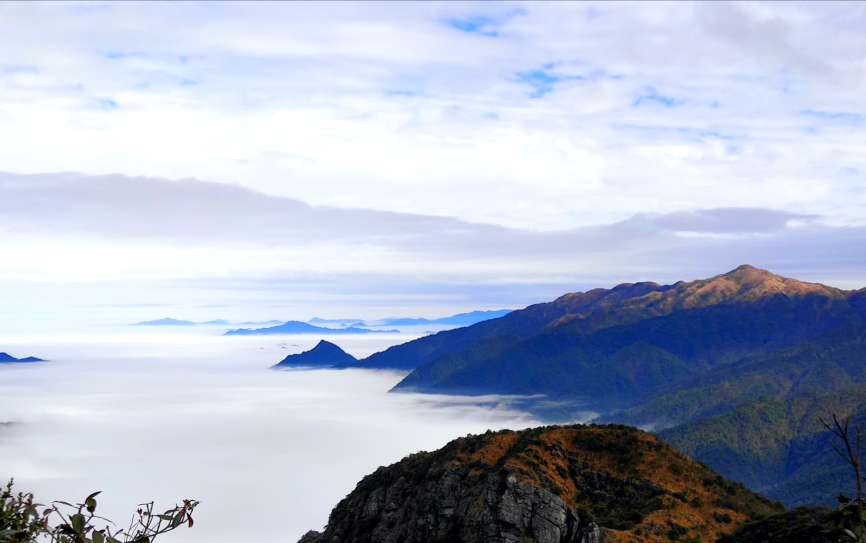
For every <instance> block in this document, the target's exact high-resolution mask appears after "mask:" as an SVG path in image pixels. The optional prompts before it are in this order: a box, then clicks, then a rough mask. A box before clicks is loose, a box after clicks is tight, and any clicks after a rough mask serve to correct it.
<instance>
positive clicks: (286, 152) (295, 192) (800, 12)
mask: <svg viewBox="0 0 866 543" xmlns="http://www.w3.org/2000/svg"><path fill="white" fill-rule="evenodd" d="M0 10H2V11H0V13H2V17H0V30H2V32H3V35H4V37H5V40H4V42H5V44H4V48H3V51H2V53H0V104H2V105H0V120H2V122H0V159H2V160H0V167H2V168H3V169H4V170H7V171H20V172H31V173H36V172H45V171H82V172H88V173H92V174H107V173H113V172H121V173H124V174H128V175H147V176H152V177H167V178H187V177H194V178H199V179H209V180H215V181H222V182H231V183H236V184H239V185H243V186H246V187H249V188H253V189H256V190H259V191H262V192H264V193H267V194H271V195H282V196H287V197H291V198H299V199H301V200H303V201H306V202H311V203H314V204H317V205H331V206H340V207H361V208H374V209H380V210H391V211H401V212H410V213H417V214H432V215H445V216H453V217H458V218H461V219H463V220H468V221H472V222H484V223H493V224H499V225H504V226H511V227H520V228H528V229H565V228H574V227H578V226H587V225H592V224H598V223H611V222H616V221H622V220H625V219H627V218H628V217H630V216H632V215H635V214H638V213H646V212H648V213H671V212H676V211H681V210H693V209H708V208H716V207H761V208H770V209H781V210H785V211H788V212H792V213H802V214H820V215H823V216H824V217H825V220H826V221H829V222H832V223H833V224H837V225H852V224H862V223H863V220H864V219H863V218H864V216H866V192H864V191H866V189H864V187H866V183H864V172H866V158H864V155H863V153H862V152H861V150H862V149H863V147H864V145H866V121H864V119H866V110H864V106H863V100H862V96H863V95H864V94H866V77H864V75H866V64H864V61H863V58H862V55H861V54H860V52H861V51H863V50H864V49H866V35H864V33H863V32H862V28H863V27H864V26H866V7H864V6H863V5H862V4H858V3H820V4H803V3H778V2H773V3H709V4H707V3H694V4H688V3H673V4H613V3H599V4H592V3H580V4H568V3H553V4H543V3H536V2H528V3H508V4H496V3H487V2H484V3H461V4H458V3H453V2H447V3H401V4H394V3H368V4H364V5H363V7H362V6H360V5H353V4H329V5H321V4H314V3H307V4H304V3H286V4H273V3H264V4H256V3H220V4H199V3H179V4H132V3H87V4H75V3H60V4H41V5H32V4H31V3H5V4H4V5H3V6H2V7H0ZM44 21H51V31H50V32H43V31H36V30H34V29H37V28H42V27H43V22H44ZM491 195H495V197H491Z"/></svg>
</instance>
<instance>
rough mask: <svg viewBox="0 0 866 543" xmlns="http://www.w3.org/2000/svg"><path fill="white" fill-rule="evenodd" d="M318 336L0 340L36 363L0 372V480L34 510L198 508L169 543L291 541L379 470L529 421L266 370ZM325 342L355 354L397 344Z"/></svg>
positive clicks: (495, 401)
mask: <svg viewBox="0 0 866 543" xmlns="http://www.w3.org/2000/svg"><path fill="white" fill-rule="evenodd" d="M318 339H319V338H318V337H300V336H296V337H269V338H260V337H259V338H256V337H253V338H229V337H219V336H213V335H205V334H201V333H199V334H191V333H186V332H184V333H178V332H157V333H152V332H149V331H148V332H147V333H143V332H136V333H128V334H125V335H106V336H67V337H57V338H54V339H47V340H42V341H39V342H38V343H35V342H33V341H32V340H31V339H27V338H14V337H11V338H3V345H4V346H5V348H7V349H8V350H14V351H15V352H16V353H21V354H23V353H27V354H35V355H38V356H40V357H43V358H47V359H49V361H48V362H45V363H40V364H30V365H24V364H20V365H18V364H16V365H6V366H5V367H2V366H0V373H2V378H0V422H5V423H10V424H3V425H2V426H0V477H3V478H9V477H12V476H14V477H15V479H16V485H17V486H18V487H20V488H21V489H28V490H31V491H33V492H34V493H35V494H36V497H37V499H39V500H40V501H42V502H47V501H50V500H57V499H62V500H69V501H72V500H81V499H83V498H84V497H85V496H86V495H87V494H89V493H90V492H92V491H96V490H101V491H103V494H102V496H101V500H100V511H101V513H102V514H104V515H106V516H107V517H109V518H111V519H113V520H115V521H117V522H118V523H119V524H124V523H126V522H127V521H128V518H129V515H130V514H131V513H132V512H133V510H134V509H135V506H136V505H137V504H139V503H141V502H142V501H150V500H155V501H156V502H157V504H158V505H160V506H162V505H164V506H165V507H166V508H167V507H168V506H171V505H173V504H174V503H175V501H177V500H180V499H182V498H186V497H192V498H195V499H198V500H200V501H201V506H200V507H199V510H197V515H196V525H195V527H194V528H193V529H181V530H179V531H178V532H176V533H175V534H172V541H178V542H184V541H208V542H221V541H225V542H228V541H233V542H234V541H274V542H277V541H280V542H294V541H297V539H298V538H299V537H300V535H302V534H303V533H304V532H306V531H307V530H309V529H318V528H321V527H322V526H323V525H324V524H325V523H326V521H327V516H328V513H329V512H330V510H331V508H332V507H333V506H334V505H336V503H337V502H338V501H339V500H340V499H341V498H343V497H344V496H345V495H346V494H347V493H348V492H349V491H350V490H351V489H352V488H354V485H355V484H356V483H357V481H358V480H360V478H361V477H363V476H364V475H366V474H368V473H370V472H372V471H373V470H375V469H376V468H377V467H378V466H380V465H384V464H389V463H392V462H395V461H397V460H399V459H400V458H402V457H404V456H405V455H407V454H410V453H413V452H416V451H418V450H432V449H437V448H439V447H441V446H442V445H444V444H445V443H446V442H447V441H449V440H450V439H453V438H455V437H458V436H461V435H465V434H467V433H480V432H484V431H486V430H487V429H497V428H505V427H507V428H524V427H528V426H532V425H535V424H537V421H535V420H533V419H532V417H530V416H528V415H526V414H525V413H522V412H520V411H519V410H518V409H516V408H515V406H514V405H513V400H514V399H509V398H497V397H484V398H457V397H445V396H419V395H413V394H388V393H387V391H388V390H389V389H390V388H391V387H392V386H393V385H394V384H395V383H397V382H398V381H399V380H400V379H401V377H402V374H400V373H391V372H374V371H366V370H349V371H329V370H318V371H305V370H298V371H271V370H269V369H268V368H269V366H271V365H272V364H274V363H276V362H278V361H279V360H280V359H281V358H282V357H284V356H285V355H286V354H289V353H292V352H299V351H302V350H305V349H308V348H310V347H312V346H313V344H314V343H315V342H316V341H318ZM331 339H332V340H333V341H335V342H337V343H338V344H340V345H341V346H342V347H344V348H345V349H346V350H347V351H348V352H351V353H352V354H354V355H356V356H365V355H368V354H370V353H372V352H374V351H377V350H380V349H382V348H385V347H387V346H389V345H392V344H396V343H400V342H403V341H406V340H408V339H410V337H407V336H405V335H401V336H388V337H383V336H380V337H367V336H364V337H361V336H350V337H346V336H341V337H338V338H331Z"/></svg>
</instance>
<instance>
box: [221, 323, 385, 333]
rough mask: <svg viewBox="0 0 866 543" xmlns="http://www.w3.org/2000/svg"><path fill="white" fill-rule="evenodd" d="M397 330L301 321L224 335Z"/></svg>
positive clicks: (234, 331)
mask: <svg viewBox="0 0 866 543" xmlns="http://www.w3.org/2000/svg"><path fill="white" fill-rule="evenodd" d="M395 333H399V331H398V330H370V329H367V328H359V327H356V326H349V327H346V328H324V327H321V326H313V325H312V324H309V323H306V322H301V321H287V322H284V323H282V324H278V325H276V326H268V327H266V328H238V329H236V330H229V331H228V332H226V333H225V335H227V336H264V335H276V334H321V335H333V334H341V335H342V334H395Z"/></svg>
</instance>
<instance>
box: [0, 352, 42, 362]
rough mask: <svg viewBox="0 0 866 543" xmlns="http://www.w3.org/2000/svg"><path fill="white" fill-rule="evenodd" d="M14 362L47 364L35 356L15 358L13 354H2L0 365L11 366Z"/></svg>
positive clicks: (0, 354)
mask: <svg viewBox="0 0 866 543" xmlns="http://www.w3.org/2000/svg"><path fill="white" fill-rule="evenodd" d="M14 362H45V361H44V360H42V359H41V358H36V357H35V356H27V357H24V358H15V357H14V356H12V355H11V354H8V353H0V364H11V363H14Z"/></svg>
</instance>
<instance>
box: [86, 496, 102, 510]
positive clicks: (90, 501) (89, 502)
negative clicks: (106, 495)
mask: <svg viewBox="0 0 866 543" xmlns="http://www.w3.org/2000/svg"><path fill="white" fill-rule="evenodd" d="M100 494H101V492H94V493H93V494H91V495H90V496H87V497H86V498H85V499H84V507H86V508H87V511H88V512H89V513H93V512H94V511H96V499H95V498H96V496H99V495H100Z"/></svg>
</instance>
